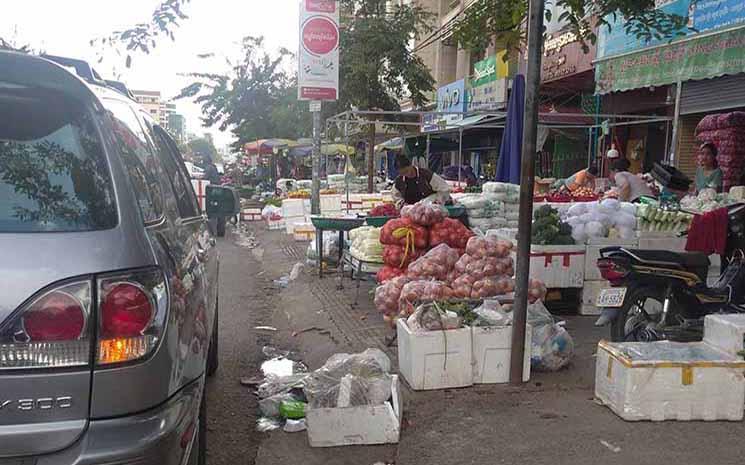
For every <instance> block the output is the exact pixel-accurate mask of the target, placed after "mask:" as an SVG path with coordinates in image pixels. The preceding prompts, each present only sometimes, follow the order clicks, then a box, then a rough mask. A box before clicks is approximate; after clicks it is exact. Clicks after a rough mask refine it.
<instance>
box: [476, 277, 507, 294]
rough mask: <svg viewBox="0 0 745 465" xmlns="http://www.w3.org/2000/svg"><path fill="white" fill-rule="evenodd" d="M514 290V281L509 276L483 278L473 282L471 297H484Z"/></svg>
mask: <svg viewBox="0 0 745 465" xmlns="http://www.w3.org/2000/svg"><path fill="white" fill-rule="evenodd" d="M514 290H515V282H514V281H513V280H512V279H510V278H494V277H491V278H485V279H480V280H478V281H476V282H474V283H473V287H472V288H471V298H472V299H486V298H488V297H496V296H498V295H504V294H509V293H510V292H513V291H514Z"/></svg>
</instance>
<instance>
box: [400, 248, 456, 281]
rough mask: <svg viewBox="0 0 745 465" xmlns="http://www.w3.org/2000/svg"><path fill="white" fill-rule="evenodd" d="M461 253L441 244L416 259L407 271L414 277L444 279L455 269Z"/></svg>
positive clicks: (408, 274)
mask: <svg viewBox="0 0 745 465" xmlns="http://www.w3.org/2000/svg"><path fill="white" fill-rule="evenodd" d="M459 257H460V255H459V254H458V251H456V250H455V249H453V248H450V247H449V246H448V245H447V244H440V245H438V246H437V247H435V248H434V249H432V250H430V251H429V252H427V253H426V254H425V255H424V256H423V257H420V258H418V259H417V260H415V261H414V262H413V263H412V264H411V265H409V269H408V271H407V272H406V275H407V276H409V277H410V278H412V279H428V278H432V279H437V280H440V281H444V280H446V279H447V276H448V273H450V271H451V270H452V269H453V267H454V266H455V263H456V262H457V261H458V258H459Z"/></svg>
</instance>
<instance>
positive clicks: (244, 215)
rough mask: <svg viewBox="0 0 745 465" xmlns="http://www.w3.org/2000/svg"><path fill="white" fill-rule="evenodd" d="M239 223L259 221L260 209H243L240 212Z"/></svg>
mask: <svg viewBox="0 0 745 465" xmlns="http://www.w3.org/2000/svg"><path fill="white" fill-rule="evenodd" d="M241 221H261V208H244V209H243V210H241Z"/></svg>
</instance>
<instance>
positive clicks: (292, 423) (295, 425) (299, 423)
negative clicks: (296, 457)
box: [283, 418, 307, 433]
mask: <svg viewBox="0 0 745 465" xmlns="http://www.w3.org/2000/svg"><path fill="white" fill-rule="evenodd" d="M283 429H284V431H285V433H299V432H300V431H305V430H306V429H307V427H306V425H305V418H301V419H300V420H287V421H286V422H285V427H284V428H283Z"/></svg>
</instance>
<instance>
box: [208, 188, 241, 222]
mask: <svg viewBox="0 0 745 465" xmlns="http://www.w3.org/2000/svg"><path fill="white" fill-rule="evenodd" d="M206 194H207V201H206V204H207V217H208V218H225V217H230V216H234V215H237V214H238V213H240V211H241V201H240V197H238V193H237V192H236V191H235V190H234V189H231V188H230V187H222V186H212V185H209V186H207V189H206Z"/></svg>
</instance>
